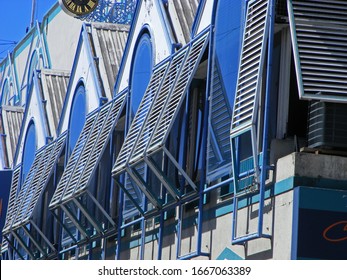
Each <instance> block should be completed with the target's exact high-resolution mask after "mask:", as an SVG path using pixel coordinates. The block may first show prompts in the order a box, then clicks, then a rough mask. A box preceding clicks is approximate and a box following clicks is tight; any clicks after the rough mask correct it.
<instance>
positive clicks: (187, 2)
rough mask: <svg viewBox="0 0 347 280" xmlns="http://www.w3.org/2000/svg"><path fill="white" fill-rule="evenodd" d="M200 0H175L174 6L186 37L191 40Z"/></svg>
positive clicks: (186, 39)
mask: <svg viewBox="0 0 347 280" xmlns="http://www.w3.org/2000/svg"><path fill="white" fill-rule="evenodd" d="M199 2H200V0H173V1H172V3H173V7H174V9H175V12H176V14H177V17H178V21H179V23H180V25H181V29H182V32H183V36H184V39H185V41H186V43H187V42H189V41H190V40H191V30H192V26H193V22H194V18H195V15H196V11H197V10H198V6H199Z"/></svg>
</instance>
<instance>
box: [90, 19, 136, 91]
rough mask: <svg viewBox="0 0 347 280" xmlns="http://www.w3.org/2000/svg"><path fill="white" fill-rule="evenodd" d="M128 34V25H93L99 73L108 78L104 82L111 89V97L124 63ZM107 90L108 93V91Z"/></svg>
mask: <svg viewBox="0 0 347 280" xmlns="http://www.w3.org/2000/svg"><path fill="white" fill-rule="evenodd" d="M128 32H129V26H127V25H122V24H111V23H96V22H95V23H92V32H91V34H92V38H93V43H94V48H95V55H96V56H97V57H98V58H99V71H100V74H101V77H103V75H105V76H106V77H107V81H105V80H104V87H109V89H110V91H111V92H110V93H111V96H112V93H113V92H112V90H113V87H114V84H115V81H116V77H117V75H118V71H119V67H120V64H121V61H122V57H123V53H124V49H125V45H126V41H127V38H128ZM102 72H104V73H102ZM107 83H108V85H107ZM105 90H106V91H107V89H105ZM106 96H107V92H106ZM111 96H110V97H111Z"/></svg>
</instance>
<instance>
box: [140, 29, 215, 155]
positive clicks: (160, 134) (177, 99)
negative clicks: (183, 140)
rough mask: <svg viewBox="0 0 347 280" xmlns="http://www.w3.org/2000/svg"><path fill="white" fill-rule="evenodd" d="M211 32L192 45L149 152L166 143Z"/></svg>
mask: <svg viewBox="0 0 347 280" xmlns="http://www.w3.org/2000/svg"><path fill="white" fill-rule="evenodd" d="M209 34H210V33H209V32H206V33H204V34H203V35H202V36H201V37H200V38H198V39H197V40H196V41H194V42H193V44H192V45H191V47H190V52H189V53H188V55H187V58H186V60H185V62H184V65H183V67H182V70H181V72H180V75H179V77H178V78H177V82H176V83H175V86H174V88H173V89H172V90H171V92H170V95H169V97H168V100H167V102H166V105H165V107H164V108H163V111H162V113H161V115H160V119H159V120H158V124H157V126H156V129H155V131H154V133H153V137H152V139H151V142H150V144H149V146H148V149H147V152H152V151H154V150H156V149H158V148H160V147H161V146H162V145H163V143H165V141H166V138H167V137H168V134H169V132H170V129H171V127H172V125H173V122H174V120H175V118H176V116H177V114H178V110H179V108H180V106H181V105H182V102H183V100H184V97H185V94H186V92H187V90H188V86H189V85H190V82H191V79H192V77H193V75H194V72H195V70H196V68H197V66H198V64H199V62H200V60H201V58H202V55H203V53H204V50H205V48H206V46H207V43H208V38H209Z"/></svg>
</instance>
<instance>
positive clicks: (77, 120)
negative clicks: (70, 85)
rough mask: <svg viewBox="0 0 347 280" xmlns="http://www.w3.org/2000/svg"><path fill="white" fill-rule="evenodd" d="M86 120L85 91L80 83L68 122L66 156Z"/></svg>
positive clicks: (73, 145) (69, 152) (74, 143)
mask: <svg viewBox="0 0 347 280" xmlns="http://www.w3.org/2000/svg"><path fill="white" fill-rule="evenodd" d="M85 120H86V89H85V87H84V85H83V84H82V83H80V84H79V85H78V86H77V88H76V91H75V95H74V98H73V101H72V106H71V112H70V122H69V141H68V149H69V150H68V154H69V155H70V154H71V152H72V150H73V148H74V147H75V145H76V142H77V139H78V137H79V135H80V133H81V131H82V128H83V126H84V122H85Z"/></svg>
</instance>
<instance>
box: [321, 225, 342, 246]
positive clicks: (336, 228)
mask: <svg viewBox="0 0 347 280" xmlns="http://www.w3.org/2000/svg"><path fill="white" fill-rule="evenodd" d="M333 231H334V233H335V235H336V232H338V233H341V236H338V237H337V236H336V237H335V236H331V233H332V232H333ZM323 237H324V239H325V240H327V241H329V242H342V241H347V221H339V222H336V223H333V224H332V225H330V226H328V227H327V228H326V229H325V230H324V231H323Z"/></svg>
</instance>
